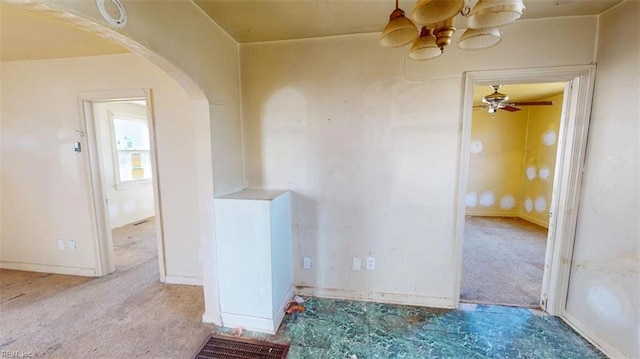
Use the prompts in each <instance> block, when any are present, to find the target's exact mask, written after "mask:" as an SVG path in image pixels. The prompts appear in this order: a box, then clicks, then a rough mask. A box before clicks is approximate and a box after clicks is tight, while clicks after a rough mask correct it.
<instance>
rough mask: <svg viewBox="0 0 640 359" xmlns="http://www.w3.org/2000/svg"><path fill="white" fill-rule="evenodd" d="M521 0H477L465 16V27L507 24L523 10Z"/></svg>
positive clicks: (482, 27)
mask: <svg viewBox="0 0 640 359" xmlns="http://www.w3.org/2000/svg"><path fill="white" fill-rule="evenodd" d="M524 9H525V6H524V2H523V0H479V1H478V3H477V4H476V6H474V7H473V9H472V10H471V12H470V13H469V15H468V16H467V27H469V28H471V29H484V28H493V27H499V26H504V25H508V24H510V23H512V22H514V21H516V20H518V19H519V18H520V17H521V16H522V13H523V12H524Z"/></svg>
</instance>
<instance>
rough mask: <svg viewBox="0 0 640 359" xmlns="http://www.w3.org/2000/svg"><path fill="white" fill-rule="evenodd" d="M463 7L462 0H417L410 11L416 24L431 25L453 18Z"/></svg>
mask: <svg viewBox="0 0 640 359" xmlns="http://www.w3.org/2000/svg"><path fill="white" fill-rule="evenodd" d="M463 7H464V0H418V2H417V3H416V6H415V8H414V9H413V11H412V12H411V18H412V19H413V21H414V22H415V23H416V24H421V25H424V26H433V25H435V24H437V23H439V22H442V21H445V20H447V19H449V18H454V17H455V16H456V15H458V13H459V12H460V11H462V8H463Z"/></svg>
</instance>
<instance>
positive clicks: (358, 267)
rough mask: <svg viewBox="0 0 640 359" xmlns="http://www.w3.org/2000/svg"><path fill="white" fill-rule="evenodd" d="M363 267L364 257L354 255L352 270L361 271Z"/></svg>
mask: <svg viewBox="0 0 640 359" xmlns="http://www.w3.org/2000/svg"><path fill="white" fill-rule="evenodd" d="M361 269H362V259H361V258H358V257H353V263H352V264H351V270H355V271H359V270H361Z"/></svg>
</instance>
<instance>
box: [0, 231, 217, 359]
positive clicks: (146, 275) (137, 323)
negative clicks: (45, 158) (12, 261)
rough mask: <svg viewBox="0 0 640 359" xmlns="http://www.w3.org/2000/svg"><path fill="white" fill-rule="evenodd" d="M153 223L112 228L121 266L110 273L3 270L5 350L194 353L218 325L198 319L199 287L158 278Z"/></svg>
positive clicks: (1, 342)
mask: <svg viewBox="0 0 640 359" xmlns="http://www.w3.org/2000/svg"><path fill="white" fill-rule="evenodd" d="M153 226H154V223H153V221H150V222H147V223H144V224H141V225H139V226H132V225H129V226H126V227H124V228H121V229H118V230H115V231H114V242H115V243H114V247H115V250H116V267H117V270H116V272H115V273H112V274H110V275H108V276H106V277H102V278H83V277H73V276H63V275H56V274H44V273H31V272H21V271H10V270H0V318H2V320H0V350H1V351H4V352H18V353H23V354H24V353H31V354H32V356H33V357H42V358H134V357H135V358H181V359H182V358H188V357H190V356H191V355H193V354H194V353H195V352H196V351H197V350H198V349H199V347H200V345H201V344H202V341H203V340H204V338H206V336H207V335H208V334H209V333H211V332H212V331H213V328H214V327H213V326H212V325H208V324H203V323H202V321H201V316H202V313H203V312H204V303H203V293H202V288H201V287H195V286H180V285H165V284H162V283H160V282H159V280H158V278H159V275H158V260H157V249H156V244H155V240H156V239H155V235H154V234H153V233H149V230H151V231H152V230H153ZM23 356H24V355H23ZM24 357H28V356H24Z"/></svg>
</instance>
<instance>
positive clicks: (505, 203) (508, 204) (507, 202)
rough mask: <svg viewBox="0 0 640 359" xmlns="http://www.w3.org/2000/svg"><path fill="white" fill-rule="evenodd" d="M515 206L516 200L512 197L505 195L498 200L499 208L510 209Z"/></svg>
mask: <svg viewBox="0 0 640 359" xmlns="http://www.w3.org/2000/svg"><path fill="white" fill-rule="evenodd" d="M515 206H516V199H515V198H513V196H512V195H507V196H504V197H502V199H500V208H502V209H511V208H513V207H515Z"/></svg>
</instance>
